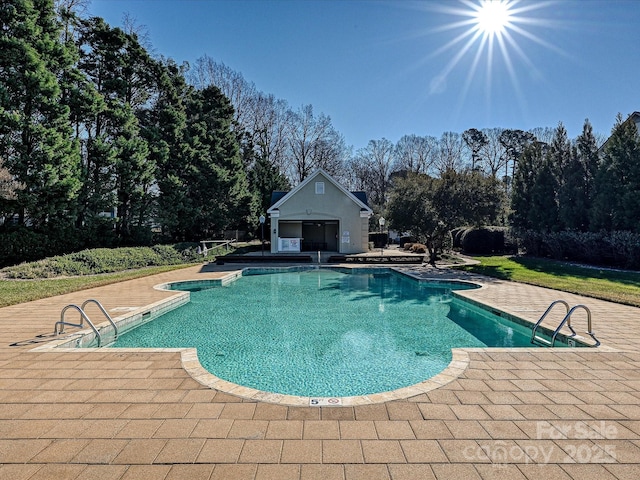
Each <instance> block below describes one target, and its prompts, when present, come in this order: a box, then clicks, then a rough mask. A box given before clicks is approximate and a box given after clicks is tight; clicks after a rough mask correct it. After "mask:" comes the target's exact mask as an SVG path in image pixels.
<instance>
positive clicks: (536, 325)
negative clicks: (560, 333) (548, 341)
mask: <svg viewBox="0 0 640 480" xmlns="http://www.w3.org/2000/svg"><path fill="white" fill-rule="evenodd" d="M559 303H561V304H563V305H564V306H565V308H566V309H567V314H568V313H569V304H568V303H567V302H565V301H564V300H556V301H555V302H551V305H549V307H548V308H547V309H546V310H545V312H544V313H543V314H542V316H541V317H540V319H539V320H538V321H537V322H536V324H535V325H534V327H533V329H532V330H531V343H533V341H534V339H535V338H536V330H538V327H539V326H540V324H541V323H542V321H543V320H544V319H545V317H546V316H547V315H548V314H549V312H550V311H551V309H552V308H553V307H555V306H556V305H557V304H559ZM565 319H566V317H565ZM563 322H564V320H563ZM568 327H569V328H570V329H571V331H572V332H573V329H572V328H571V323H569V325H568ZM573 333H574V335H575V333H576V332H573Z"/></svg>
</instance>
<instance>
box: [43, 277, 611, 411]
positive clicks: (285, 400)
mask: <svg viewBox="0 0 640 480" xmlns="http://www.w3.org/2000/svg"><path fill="white" fill-rule="evenodd" d="M318 268H327V269H334V270H336V269H342V270H350V271H354V270H376V269H377V270H381V269H384V270H392V271H394V272H396V273H398V274H401V275H403V276H407V277H410V278H413V279H415V280H417V281H419V282H429V283H441V284H452V283H453V284H471V285H474V286H475V287H476V288H474V289H472V290H477V289H482V288H485V286H484V285H482V284H481V283H477V282H474V281H470V280H459V279H455V280H454V279H446V280H443V279H440V278H425V277H421V276H417V275H413V274H411V272H407V271H403V270H400V269H397V268H394V267H391V266H380V267H373V266H367V267H363V266H351V265H349V266H328V267H324V266H323V267H316V266H306V265H305V266H288V267H271V268H269V267H246V268H243V269H241V270H239V271H234V272H230V273H229V274H228V275H225V276H223V277H221V278H218V279H207V280H198V279H192V280H190V279H187V280H177V281H173V282H164V283H160V284H157V285H154V286H153V288H154V289H156V290H164V291H174V292H176V294H175V295H172V296H170V297H168V298H165V299H163V300H159V301H157V302H154V303H151V304H149V305H145V306H143V307H140V308H136V309H135V310H133V311H131V312H127V313H124V314H123V315H120V316H118V317H115V318H113V320H114V321H115V322H116V324H117V325H118V326H119V327H120V326H124V327H125V328H124V329H123V330H122V332H126V331H127V330H128V329H131V328H133V327H134V326H139V325H142V324H144V323H147V322H148V321H151V320H153V319H155V318H157V317H158V316H160V315H162V314H164V313H166V312H167V311H170V310H173V309H175V308H177V307H179V306H182V305H184V304H186V303H188V302H189V298H190V292H189V291H181V290H173V289H171V288H170V286H171V285H172V284H177V283H179V284H185V283H186V284H192V285H193V284H198V285H204V284H206V285H211V284H214V285H227V284H228V283H230V282H233V281H235V280H237V279H238V278H240V277H242V276H243V275H244V272H245V271H248V270H258V269H259V270H270V271H271V272H272V273H275V272H276V271H301V270H315V269H318ZM454 293H455V292H454ZM455 296H456V297H458V298H461V299H463V300H464V301H467V302H469V303H471V304H472V305H475V306H477V307H479V308H482V309H484V310H487V311H489V312H494V311H500V312H501V314H502V315H501V316H502V317H503V318H507V319H509V320H511V321H515V322H516V323H519V324H521V325H527V324H532V323H531V322H530V321H529V320H526V319H523V318H520V317H517V316H515V315H513V314H509V313H507V312H503V311H501V310H499V309H496V308H494V307H489V306H488V305H485V304H482V303H481V302H478V301H476V300H473V299H470V298H467V297H465V296H461V295H457V294H456V295H455ZM145 317H148V319H145ZM514 319H517V320H514ZM126 327H129V328H126ZM96 328H97V329H98V331H100V332H101V333H102V332H103V331H106V330H109V329H111V325H110V323H109V322H108V321H105V322H103V323H100V324H97V325H96ZM93 333H94V332H93V331H92V330H91V329H90V328H86V329H83V330H79V331H77V332H73V333H70V334H66V335H65V336H64V337H61V338H60V339H58V340H53V341H50V342H47V343H46V344H44V345H40V346H38V347H35V348H33V349H31V351H34V352H66V353H71V352H75V353H85V352H92V351H93V352H95V351H101V352H104V351H105V350H104V348H105V347H106V345H105V346H101V347H91V346H88V345H90V344H91V342H92V341H93V340H94V338H92V337H93ZM579 338H581V337H578V339H579ZM85 345H87V346H85ZM597 348H598V350H599V351H607V352H618V351H620V350H618V349H615V348H611V347H608V346H606V345H600V346H598V347H597ZM574 350H575V349H573V348H567V349H564V348H563V349H557V350H556V351H558V352H562V351H567V352H568V353H572V352H573V351H574ZM111 351H113V352H118V353H120V352H121V353H149V352H171V353H177V352H179V353H180V359H181V364H182V367H183V368H184V370H185V371H186V372H187V373H188V374H189V375H190V376H191V377H192V378H193V379H194V380H195V381H197V382H198V383H200V384H201V385H203V386H206V387H208V388H211V389H215V390H218V391H221V392H224V393H227V394H230V395H233V396H236V397H240V398H243V399H247V400H252V401H260V402H266V403H273V404H278V405H284V406H300V407H309V406H311V407H314V406H315V407H344V406H362V405H373V404H381V403H386V402H389V401H393V400H406V399H407V398H410V397H414V396H417V395H421V394H425V393H428V392H430V391H432V390H435V389H438V388H440V387H442V386H444V385H447V384H449V383H451V382H453V381H454V380H457V379H458V378H459V377H460V375H462V373H463V372H464V371H465V370H466V369H467V367H468V366H469V363H470V356H469V353H471V352H514V351H517V352H540V348H539V347H518V348H506V347H485V348H478V347H475V348H474V347H469V348H452V349H451V352H452V359H451V362H450V363H449V365H448V366H447V367H446V368H445V369H444V370H442V371H441V372H439V373H438V374H436V375H434V376H432V377H429V378H428V379H425V380H423V381H421V382H418V383H416V384H413V385H409V386H406V387H401V388H398V389H395V390H390V391H386V392H379V393H374V394H369V395H357V396H345V397H317V396H316V397H314V396H297V395H288V394H281V393H275V392H267V391H263V390H258V389H254V388H251V387H245V386H243V385H239V384H236V383H233V382H229V381H227V380H223V379H221V378H219V377H217V376H216V375H214V374H212V373H211V372H209V371H208V370H206V369H205V368H204V367H203V366H202V364H201V363H200V361H199V359H198V354H197V350H196V348H192V347H185V348H112V349H111Z"/></svg>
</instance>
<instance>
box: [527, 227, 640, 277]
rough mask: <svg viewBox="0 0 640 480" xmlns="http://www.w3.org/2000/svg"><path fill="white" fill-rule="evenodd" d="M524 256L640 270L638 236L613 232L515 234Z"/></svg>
mask: <svg viewBox="0 0 640 480" xmlns="http://www.w3.org/2000/svg"><path fill="white" fill-rule="evenodd" d="M518 238H519V242H520V245H521V247H522V248H523V249H524V250H525V252H526V253H528V254H530V255H535V256H538V257H551V258H553V259H556V260H569V261H574V262H585V263H589V264H593V265H602V266H611V267H621V268H629V269H640V234H638V233H633V232H626V231H615V232H575V231H563V232H548V233H540V232H534V231H530V230H527V231H522V232H518Z"/></svg>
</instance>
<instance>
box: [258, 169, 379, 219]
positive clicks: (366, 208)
mask: <svg viewBox="0 0 640 480" xmlns="http://www.w3.org/2000/svg"><path fill="white" fill-rule="evenodd" d="M318 175H323V176H324V177H325V179H326V180H328V181H329V182H331V183H332V184H333V185H335V187H336V188H337V189H338V190H340V191H341V192H342V193H344V194H345V195H346V196H347V197H349V198H350V199H351V200H352V201H353V202H355V204H356V205H358V206H359V207H360V208H361V211H360V217H361V218H365V217H364V216H363V213H362V210H364V211H365V212H366V213H367V214H368V216H370V215H373V210H371V208H370V207H369V206H368V205H366V204H365V203H363V202H361V201H360V200H358V198H357V197H356V196H355V195H354V194H353V193H351V192H350V191H349V190H347V189H346V188H344V187H343V186H342V185H340V184H339V183H338V182H337V181H336V180H335V179H334V178H333V177H332V176H331V175H329V174H328V173H327V172H325V171H324V170H323V169H321V168H319V169H318V170H316V171H315V172H313V173H312V174H311V175H309V176H308V177H307V178H305V179H304V181H302V182H301V183H300V184H298V186H297V187H295V188H294V189H293V190H291V191H290V192H288V193H287V194H286V195H285V196H283V197H282V198H281V199H280V200H278V201H277V202H276V203H274V204H273V205H272V206H271V208H269V209H268V210H267V213H268V214H270V215H272V214H273V211H274V210H278V209H279V208H280V206H281V205H282V204H283V203H284V202H286V201H287V200H289V199H290V198H291V197H293V196H295V194H296V193H298V192H299V191H300V190H301V189H302V188H304V187H305V186H306V185H308V184H309V183H310V182H312V181H313V180H314V179H315V178H316V177H317V176H318Z"/></svg>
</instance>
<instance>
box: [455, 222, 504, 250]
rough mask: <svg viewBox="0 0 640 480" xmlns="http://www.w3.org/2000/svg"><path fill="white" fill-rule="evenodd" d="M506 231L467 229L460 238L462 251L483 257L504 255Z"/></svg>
mask: <svg viewBox="0 0 640 480" xmlns="http://www.w3.org/2000/svg"><path fill="white" fill-rule="evenodd" d="M506 230H507V229H506V228H505V227H473V228H466V229H465V230H464V232H463V233H462V235H461V238H460V243H461V246H462V251H463V252H464V253H471V254H481V255H485V254H491V253H503V252H504V251H505V242H504V237H505V231H506Z"/></svg>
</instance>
